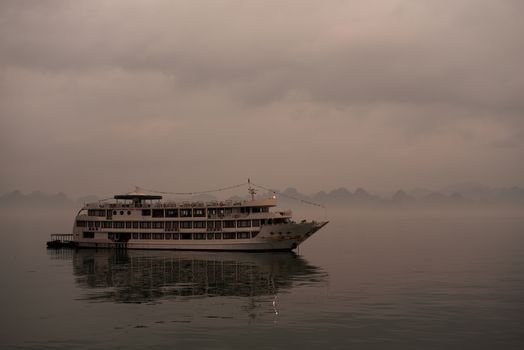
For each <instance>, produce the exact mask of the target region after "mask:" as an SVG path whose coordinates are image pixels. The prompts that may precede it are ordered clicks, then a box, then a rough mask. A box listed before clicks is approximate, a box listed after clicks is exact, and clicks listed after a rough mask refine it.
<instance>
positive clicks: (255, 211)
mask: <svg viewBox="0 0 524 350" xmlns="http://www.w3.org/2000/svg"><path fill="white" fill-rule="evenodd" d="M251 212H252V213H260V207H253V208H251Z"/></svg>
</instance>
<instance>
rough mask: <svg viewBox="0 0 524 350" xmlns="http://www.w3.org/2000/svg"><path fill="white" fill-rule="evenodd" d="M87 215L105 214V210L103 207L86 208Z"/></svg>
mask: <svg viewBox="0 0 524 350" xmlns="http://www.w3.org/2000/svg"><path fill="white" fill-rule="evenodd" d="M87 215H89V216H106V211H105V210H103V209H88V210H87Z"/></svg>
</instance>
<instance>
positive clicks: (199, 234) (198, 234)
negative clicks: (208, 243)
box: [193, 233, 206, 239]
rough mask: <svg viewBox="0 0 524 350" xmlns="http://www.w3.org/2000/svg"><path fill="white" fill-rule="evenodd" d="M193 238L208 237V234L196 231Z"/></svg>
mask: <svg viewBox="0 0 524 350" xmlns="http://www.w3.org/2000/svg"><path fill="white" fill-rule="evenodd" d="M193 239H206V234H205V233H194V234H193Z"/></svg>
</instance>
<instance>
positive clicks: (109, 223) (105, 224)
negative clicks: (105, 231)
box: [102, 221, 113, 228]
mask: <svg viewBox="0 0 524 350" xmlns="http://www.w3.org/2000/svg"><path fill="white" fill-rule="evenodd" d="M102 228H113V222H112V221H102Z"/></svg>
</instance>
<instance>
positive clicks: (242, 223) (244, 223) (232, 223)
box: [76, 220, 264, 229]
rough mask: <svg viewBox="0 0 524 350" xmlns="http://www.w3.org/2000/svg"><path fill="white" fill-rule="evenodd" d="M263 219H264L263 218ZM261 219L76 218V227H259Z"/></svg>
mask: <svg viewBox="0 0 524 350" xmlns="http://www.w3.org/2000/svg"><path fill="white" fill-rule="evenodd" d="M263 221H264V220H263ZM260 224H261V220H224V221H84V220H77V221H76V226H77V227H90V228H93V227H96V228H166V229H177V228H179V227H180V228H209V229H212V228H217V229H219V228H221V227H224V228H235V227H259V226H260Z"/></svg>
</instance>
